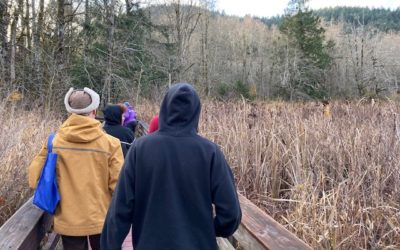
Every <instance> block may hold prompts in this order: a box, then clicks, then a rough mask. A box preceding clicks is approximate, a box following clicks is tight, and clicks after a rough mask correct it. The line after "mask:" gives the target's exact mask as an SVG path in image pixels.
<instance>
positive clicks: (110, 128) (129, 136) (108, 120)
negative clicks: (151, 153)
mask: <svg viewBox="0 0 400 250" xmlns="http://www.w3.org/2000/svg"><path fill="white" fill-rule="evenodd" d="M123 113H124V110H123V106H122V105H114V104H107V105H106V107H105V108H104V109H103V114H104V120H105V124H104V127H103V129H104V131H106V133H107V134H109V135H111V136H114V137H115V138H118V139H119V140H120V141H121V147H122V152H123V153H124V157H125V156H126V153H127V152H128V149H129V147H130V145H131V143H132V142H133V140H134V139H135V135H134V134H133V132H132V131H131V130H130V129H129V128H126V127H124V126H122V114H123Z"/></svg>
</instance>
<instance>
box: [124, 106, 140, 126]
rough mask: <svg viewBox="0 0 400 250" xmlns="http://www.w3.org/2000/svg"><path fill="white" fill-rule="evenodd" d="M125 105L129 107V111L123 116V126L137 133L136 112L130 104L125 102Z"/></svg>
mask: <svg viewBox="0 0 400 250" xmlns="http://www.w3.org/2000/svg"><path fill="white" fill-rule="evenodd" d="M124 105H125V106H126V107H127V110H126V111H125V113H124V114H123V120H124V122H123V126H124V127H127V128H129V129H131V130H132V132H133V133H135V129H136V125H137V120H136V112H135V110H134V109H133V107H132V105H131V104H130V103H129V102H124Z"/></svg>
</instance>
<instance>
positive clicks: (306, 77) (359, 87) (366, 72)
mask: <svg viewBox="0 0 400 250" xmlns="http://www.w3.org/2000/svg"><path fill="white" fill-rule="evenodd" d="M302 2H303V3H304V1H293V0H292V1H290V3H289V6H288V8H290V5H292V7H293V6H297V5H296V4H301V3H302ZM214 4H215V1H210V0H202V1H197V2H194V1H189V2H188V3H187V4H185V5H183V4H182V3H181V1H175V2H173V3H171V2H170V1H168V3H167V1H165V2H162V1H161V2H160V1H158V2H157V5H150V6H143V5H141V4H140V2H136V1H134V2H131V1H120V0H106V1H90V0H57V1H45V0H18V1H12V0H3V1H1V3H0V40H1V42H0V90H1V91H0V92H1V95H2V98H11V97H12V98H14V99H21V98H23V99H24V100H31V101H34V102H35V103H37V104H38V105H41V106H43V104H44V106H47V107H52V106H53V105H54V104H57V105H59V104H60V103H61V102H59V100H60V98H61V97H62V95H63V94H64V93H65V90H66V89H67V88H69V87H70V86H76V87H79V86H90V87H92V88H94V89H95V90H96V91H98V92H99V93H101V96H102V100H103V102H104V103H105V102H111V101H118V100H121V99H122V98H130V99H134V100H136V102H138V101H140V97H142V96H145V97H154V96H156V97H157V96H158V95H159V93H160V90H163V89H165V88H166V86H168V84H170V83H173V82H178V81H187V82H191V83H194V84H195V85H196V87H197V88H198V89H199V91H200V92H201V93H202V94H204V95H209V96H216V97H219V98H233V97H240V96H244V97H245V98H248V99H254V98H266V99H271V98H280V99H288V100H314V99H331V98H360V97H371V98H372V97H374V98H375V97H390V98H392V97H394V96H396V93H397V91H398V82H399V79H400V61H399V58H400V36H399V35H398V34H397V33H396V32H395V29H397V28H398V27H400V26H399V25H397V23H398V22H399V10H396V11H388V10H368V9H360V8H335V9H326V10H319V11H316V12H311V11H309V10H307V8H305V7H304V6H297V7H295V8H292V9H293V11H292V13H289V14H288V15H287V16H285V17H283V19H282V21H281V22H280V23H279V25H266V23H268V20H265V19H264V20H260V19H257V18H251V17H249V16H247V17H244V18H239V17H235V16H226V15H222V14H219V13H217V12H215V11H213V6H214ZM318 15H320V16H324V17H326V19H321V18H320V17H318ZM331 20H332V21H331ZM15 97H18V98H15Z"/></svg>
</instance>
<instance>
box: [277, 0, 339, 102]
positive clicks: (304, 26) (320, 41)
mask: <svg viewBox="0 0 400 250" xmlns="http://www.w3.org/2000/svg"><path fill="white" fill-rule="evenodd" d="M306 3H307V0H290V2H289V5H288V8H287V9H286V16H285V17H284V19H283V22H282V24H281V25H280V27H279V29H280V31H281V32H282V34H284V35H285V36H286V37H287V40H288V45H289V47H290V54H294V58H297V63H295V64H294V65H296V66H294V67H295V68H292V71H296V72H297V73H295V74H292V75H294V76H297V77H292V78H291V80H290V81H291V82H290V85H289V86H290V87H291V88H295V89H296V91H300V92H303V94H306V95H308V96H310V97H313V98H324V97H325V96H326V95H327V93H326V91H325V86H324V84H325V77H324V76H325V71H326V70H328V69H329V68H330V65H331V62H332V58H331V56H330V55H329V53H328V51H329V49H331V48H332V47H333V46H334V45H333V42H331V41H329V42H325V30H324V28H322V27H321V20H320V18H319V17H317V16H315V15H314V14H313V12H312V11H310V10H308V9H307V7H306ZM290 58H293V56H290Z"/></svg>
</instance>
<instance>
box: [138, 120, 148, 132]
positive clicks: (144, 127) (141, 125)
mask: <svg viewBox="0 0 400 250" xmlns="http://www.w3.org/2000/svg"><path fill="white" fill-rule="evenodd" d="M136 130H137V133H138V134H139V135H140V136H142V135H147V133H148V131H149V124H147V123H146V122H144V121H138V123H137V125H136Z"/></svg>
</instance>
